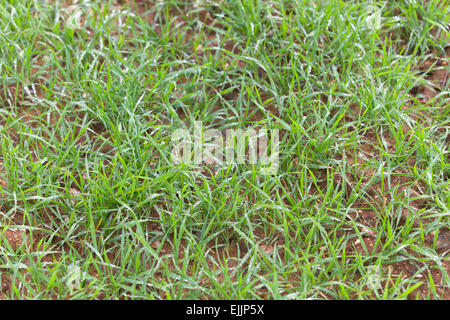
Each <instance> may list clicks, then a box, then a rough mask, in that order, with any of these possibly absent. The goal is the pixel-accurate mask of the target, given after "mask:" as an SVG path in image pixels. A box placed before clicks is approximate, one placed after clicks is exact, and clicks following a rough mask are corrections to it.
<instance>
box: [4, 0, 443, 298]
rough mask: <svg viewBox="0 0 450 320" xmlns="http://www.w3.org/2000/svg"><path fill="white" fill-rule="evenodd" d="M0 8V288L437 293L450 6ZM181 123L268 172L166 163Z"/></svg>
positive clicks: (90, 294) (9, 294)
mask: <svg viewBox="0 0 450 320" xmlns="http://www.w3.org/2000/svg"><path fill="white" fill-rule="evenodd" d="M374 8H375V9H376V10H374ZM377 10H378V11H377ZM374 12H375V13H374ZM377 12H379V14H380V15H379V19H378V20H377V16H376V13H377ZM0 13H1V14H0V28H1V30H2V32H1V34H0V201H1V203H0V239H1V243H0V276H1V279H0V286H1V287H0V298H3V299H55V298H56V299H65V298H70V299H229V298H234V299H268V298H271V299H406V298H410V299H411V298H412V299H415V298H420V299H449V298H450V290H449V286H450V279H449V270H450V262H449V256H448V250H447V251H445V250H441V248H442V235H445V233H446V232H448V229H449V226H450V222H449V214H450V155H449V153H450V151H449V142H450V108H449V103H448V102H449V81H448V70H449V67H448V61H449V55H448V54H449V53H448V50H449V49H448V44H449V28H448V26H449V16H450V14H449V6H448V2H446V1H418V0H417V1H406V0H405V1H384V2H381V1H375V2H355V3H354V2H352V1H338V0H330V1H307V0H292V1H289V0H273V1H261V0H249V1H240V0H227V1H224V0H223V1H210V0H199V1H178V0H169V1H89V2H87V1H86V2H83V1H79V3H75V4H70V3H68V2H64V1H55V2H53V1H43V0H41V1H36V0H33V1H24V0H15V1H5V0H0ZM77 17H79V19H77ZM446 50H447V56H446ZM194 121H202V123H203V126H204V128H205V129H218V130H223V129H238V128H242V129H243V128H262V127H266V128H271V129H278V130H279V132H280V146H279V161H280V162H279V168H278V172H277V173H276V174H275V175H261V174H260V173H259V172H260V171H259V169H260V164H259V165H256V166H252V165H250V164H248V163H244V164H229V165H225V166H221V167H211V166H206V165H202V164H197V165H196V164H180V165H176V166H175V165H173V164H172V163H171V161H170V155H171V150H172V147H173V144H172V143H171V134H172V133H173V132H174V131H175V130H177V129H180V128H181V129H187V130H189V131H191V132H192V131H193V127H194ZM444 244H445V243H444ZM444 247H445V246H444Z"/></svg>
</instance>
